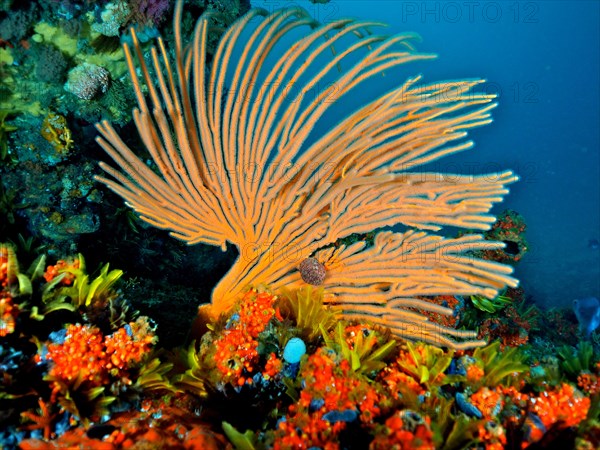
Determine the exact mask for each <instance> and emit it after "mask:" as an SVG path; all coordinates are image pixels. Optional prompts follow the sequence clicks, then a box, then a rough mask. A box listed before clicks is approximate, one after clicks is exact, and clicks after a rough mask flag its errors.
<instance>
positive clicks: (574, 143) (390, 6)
mask: <svg viewBox="0 0 600 450" xmlns="http://www.w3.org/2000/svg"><path fill="white" fill-rule="evenodd" d="M252 5H253V6H260V7H264V8H266V9H267V10H269V11H272V10H274V9H276V8H279V7H283V6H290V5H298V6H302V7H304V8H306V9H307V10H309V11H310V12H311V14H312V15H313V16H314V17H315V18H316V19H318V20H319V21H321V22H329V21H332V20H338V19H340V18H343V17H349V16H350V17H358V18H361V19H371V20H377V21H383V22H386V23H388V24H389V25H390V26H389V28H388V30H389V32H390V33H400V32H405V31H415V32H417V33H419V34H420V35H421V37H422V42H421V43H420V44H419V45H418V50H420V51H424V52H432V53H436V54H438V55H439V57H438V59H436V60H433V61H426V62H419V63H411V64H410V65H407V66H406V69H405V73H404V74H403V75H400V76H396V75H395V74H394V76H389V77H387V79H378V80H377V82H376V83H375V84H376V85H377V86H376V88H379V89H380V88H381V85H385V84H389V87H390V88H391V87H392V86H394V85H395V84H396V85H397V84H400V83H402V82H403V81H404V80H405V79H406V78H407V77H409V76H411V75H415V74H418V73H421V74H423V76H424V81H425V82H434V81H436V80H445V79H459V78H485V79H487V80H488V83H487V84H486V85H485V89H486V91H487V92H495V93H497V94H498V95H499V99H498V100H499V107H498V108H496V109H495V110H494V114H493V116H494V123H493V124H491V125H488V126H486V127H483V128H480V129H477V130H474V131H473V132H472V133H471V138H473V139H474V140H475V142H476V146H475V148H474V149H471V150H469V151H467V152H464V153H461V154H459V155H454V156H452V157H450V158H444V159H443V160H439V161H437V162H436V163H435V164H433V165H432V167H433V168H434V169H435V170H439V171H440V172H450V173H486V172H494V171H499V170H504V169H506V168H510V169H512V170H514V171H515V172H516V173H518V174H519V175H520V177H521V181H520V182H519V183H518V184H514V185H512V187H511V193H510V195H509V196H508V197H507V199H506V201H505V202H504V203H502V204H500V205H497V206H496V207H495V209H494V212H495V213H499V212H501V211H502V210H503V209H505V208H511V209H514V210H516V211H518V212H520V213H521V214H522V215H523V216H524V217H525V219H526V222H527V225H528V229H527V238H528V240H529V243H530V251H529V253H528V255H527V256H526V257H525V259H524V260H523V261H522V262H521V263H520V264H519V265H518V266H517V269H516V275H517V276H518V277H519V278H520V279H521V280H522V286H523V287H524V288H525V289H526V292H527V293H528V294H531V295H532V296H533V299H534V300H535V302H536V303H538V304H539V305H541V306H544V307H551V306H569V305H570V304H571V301H572V300H573V299H574V298H578V297H586V296H596V297H599V298H600V281H599V280H600V250H598V249H595V250H594V249H591V248H589V247H588V241H589V240H590V239H598V240H600V182H599V180H600V159H599V154H600V151H599V148H600V142H599V141H600V139H599V123H600V117H599V104H600V94H599V86H600V75H599V61H600V55H599V49H600V35H599V23H600V17H599V16H600V13H599V8H600V7H599V5H600V2H596V1H579V2H578V1H571V2H567V1H536V2H529V1H526V2H512V1H507V2H504V1H502V2H495V1H494V2H485V1H483V2H475V1H474V2H469V1H465V2H462V1H459V2H422V1H418V2H412V1H366V0H362V1H332V2H330V3H329V4H324V5H323V4H317V5H313V4H312V3H310V2H308V1H296V2H288V1H274V0H265V1H254V2H252ZM372 94H373V92H371V91H370V90H369V89H368V88H366V89H361V90H360V91H359V92H357V93H355V94H353V98H352V100H351V103H354V102H355V103H356V104H360V103H361V100H362V98H361V97H364V101H368V100H369V99H372V97H371V95H372ZM340 111H347V108H346V109H344V110H340ZM327 120H328V121H329V122H330V123H320V124H318V126H319V127H320V128H323V129H326V128H327V127H329V126H332V125H334V124H335V118H332V117H329V118H328V119H327Z"/></svg>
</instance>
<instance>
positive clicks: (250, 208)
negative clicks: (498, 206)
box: [96, 1, 518, 348]
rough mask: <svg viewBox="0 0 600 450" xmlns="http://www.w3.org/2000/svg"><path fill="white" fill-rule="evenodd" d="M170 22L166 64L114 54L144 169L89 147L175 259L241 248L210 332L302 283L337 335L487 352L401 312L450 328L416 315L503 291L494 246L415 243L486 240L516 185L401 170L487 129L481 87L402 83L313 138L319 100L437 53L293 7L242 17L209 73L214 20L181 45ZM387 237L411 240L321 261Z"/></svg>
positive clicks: (217, 296) (503, 179) (119, 143)
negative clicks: (366, 323) (257, 300)
mask: <svg viewBox="0 0 600 450" xmlns="http://www.w3.org/2000/svg"><path fill="white" fill-rule="evenodd" d="M175 11H176V12H175V15H174V20H175V23H176V24H177V25H176V26H175V27H174V29H175V35H176V38H175V45H176V49H175V52H174V53H175V55H176V56H175V57H176V61H174V62H171V61H169V59H170V56H169V55H170V52H168V51H167V49H166V47H165V45H164V43H162V42H161V43H160V46H159V49H158V51H155V52H154V53H152V55H153V56H152V57H151V58H148V60H145V59H144V58H143V56H142V55H144V54H146V53H148V52H147V50H145V49H142V48H140V46H139V42H138V41H137V40H135V39H134V41H133V42H134V44H133V45H134V47H135V52H132V51H129V49H128V51H127V52H126V58H127V60H128V61H127V62H128V67H129V70H130V75H131V79H132V83H133V86H134V91H135V94H136V98H137V100H138V106H139V108H138V109H136V112H135V116H136V121H135V122H136V126H137V129H138V132H139V135H140V137H141V139H142V140H143V143H144V145H145V147H146V149H147V151H148V153H149V154H150V155H151V157H152V160H153V161H154V164H155V166H153V167H151V166H149V165H148V164H147V163H146V162H145V161H144V160H142V159H141V158H140V157H138V156H137V155H136V154H135V153H134V152H133V151H132V150H131V148H129V147H128V145H127V143H126V141H128V139H127V140H124V139H122V138H121V137H119V135H118V134H117V131H116V130H115V129H114V128H113V127H112V126H111V125H110V124H109V123H108V122H106V121H103V122H101V123H99V124H98V125H97V129H98V131H99V132H100V136H99V137H98V138H97V141H98V143H99V145H100V146H101V147H102V148H103V149H104V150H105V151H106V152H107V153H108V155H109V156H110V157H111V158H112V159H113V160H114V161H115V163H116V164H117V165H118V166H119V169H115V168H113V167H110V166H109V165H107V164H105V163H101V168H102V169H104V170H105V171H106V173H107V176H99V177H96V179H97V180H99V181H101V182H103V183H104V184H106V186H107V187H108V188H110V189H112V190H113V191H114V192H115V193H117V194H118V195H120V196H121V197H123V198H124V199H125V201H126V202H127V204H128V205H129V206H131V207H132V208H133V209H134V210H135V211H136V212H137V213H138V214H139V215H140V217H141V218H142V219H143V220H145V221H147V222H148V223H150V224H151V225H153V226H156V227H158V228H161V229H168V230H170V231H171V234H172V235H173V236H174V237H176V238H178V239H181V240H183V241H185V242H187V243H188V244H197V243H200V242H202V243H205V244H209V245H217V246H219V247H221V248H222V249H223V250H225V249H226V248H227V246H228V245H232V246H235V247H237V249H238V250H239V254H240V256H239V257H238V259H237V261H236V262H235V263H234V265H233V266H232V268H231V270H230V271H229V272H228V273H227V275H226V276H225V277H224V278H223V279H222V280H221V282H219V284H218V285H217V286H216V287H215V289H214V290H213V293H212V304H213V307H212V308H211V311H212V313H213V314H212V315H213V317H215V316H217V315H219V314H221V313H224V312H228V311H229V310H230V309H231V308H232V307H233V305H234V304H235V302H236V300H237V299H238V298H239V297H240V295H241V294H243V292H244V291H245V289H246V287H247V286H249V285H253V284H255V283H265V284H267V285H269V286H271V287H272V288H273V289H279V288H282V287H286V288H298V287H300V286H302V285H303V284H306V283H308V284H312V285H322V286H323V287H324V288H325V290H326V291H327V292H328V294H329V296H330V298H329V300H331V302H332V304H335V305H336V308H337V310H338V312H339V313H340V314H341V315H342V316H345V318H346V319H348V320H352V319H361V318H365V317H368V318H370V320H372V321H374V322H376V323H378V324H379V325H382V326H388V327H389V328H390V329H391V330H392V332H393V333H394V334H395V335H396V336H398V337H403V338H411V339H414V340H425V341H427V342H428V343H431V344H434V345H437V346H440V347H441V346H450V347H456V348H465V347H479V346H481V345H483V341H481V340H477V339H476V334H475V333H473V332H468V331H460V332H458V331H457V330H452V329H447V328H440V327H438V326H436V325H435V324H433V325H432V324H431V323H429V322H428V321H427V320H426V319H425V317H424V316H422V315H416V314H415V313H414V312H412V310H411V308H415V307H417V308H419V309H423V310H426V311H432V312H437V313H438V314H450V311H449V309H448V308H443V307H437V305H431V306H430V307H427V306H428V305H427V302H426V301H422V303H420V302H419V300H417V299H418V297H420V296H432V295H455V294H459V295H481V296H483V297H486V298H494V297H495V296H496V295H497V293H498V290H500V289H502V288H503V287H504V286H506V285H508V286H513V287H514V286H516V285H517V280H516V279H514V278H513V277H512V276H511V273H512V268H510V267H509V266H504V265H501V264H496V263H493V264H490V263H489V262H486V261H483V260H480V259H477V258H474V257H473V256H472V255H473V252H482V251H486V250H489V251H491V250H494V249H501V248H504V244H503V243H500V242H493V241H489V240H486V239H484V238H483V237H482V236H481V235H475V234H469V235H465V236H462V237H460V238H456V239H444V238H441V237H440V236H436V235H433V234H429V231H438V230H440V229H441V228H442V227H446V226H455V227H461V228H464V229H470V230H473V229H476V230H487V229H489V228H490V226H491V225H492V223H493V222H494V217H493V216H492V215H491V214H490V210H491V208H492V206H493V205H494V203H497V202H499V201H501V200H502V198H503V196H504V195H506V194H507V193H508V188H507V186H508V185H510V184H512V183H514V182H515V181H517V179H518V177H517V176H516V175H515V174H513V173H512V172H511V171H508V170H507V171H503V172H500V173H493V174H486V175H476V176H474V175H472V174H465V175H452V176H445V175H444V174H438V173H427V172H423V173H418V172H416V171H415V169H418V168H419V166H425V165H427V164H429V163H431V162H433V161H436V160H437V159H439V158H442V157H444V156H447V155H450V154H453V153H456V152H460V151H463V150H466V149H468V148H470V147H471V146H472V142H470V141H468V140H466V139H465V138H466V136H467V133H468V132H469V130H470V129H472V128H475V127H479V126H483V125H486V124H489V123H490V122H491V120H492V119H491V110H492V109H493V108H494V107H495V104H494V103H493V100H494V97H495V96H494V95H490V94H486V93H485V92H477V90H478V86H479V85H481V83H483V80H470V79H466V80H452V81H442V82H436V83H431V84H425V83H423V82H421V81H420V77H418V76H417V77H413V78H410V79H408V80H407V81H406V82H405V83H404V84H399V85H396V86H392V87H391V89H390V90H389V91H388V92H381V95H380V96H379V97H378V98H372V99H366V100H365V102H364V104H362V105H360V106H358V107H356V108H353V109H352V108H350V109H349V110H348V114H347V115H346V117H341V118H340V120H339V121H338V123H337V124H336V125H335V126H334V127H332V128H331V129H329V130H327V131H326V132H323V133H321V134H319V131H318V130H317V128H315V125H316V124H317V123H321V118H322V117H324V116H327V115H328V114H332V112H331V110H330V108H331V107H332V105H333V104H334V103H336V104H337V103H338V102H337V101H336V102H331V101H329V99H330V98H331V96H332V95H335V97H336V99H339V100H340V101H342V102H343V101H344V100H346V99H348V98H350V97H351V96H353V95H354V94H356V93H357V92H359V91H360V90H361V89H362V88H363V87H364V86H365V85H367V84H368V83H369V82H371V83H373V84H375V83H378V82H379V81H380V77H382V76H383V75H384V74H386V73H390V72H393V71H394V70H395V69H396V68H399V67H400V66H403V65H404V64H407V63H409V62H412V61H422V60H426V59H431V58H433V55H430V54H425V53H420V52H419V51H417V50H416V49H415V47H414V46H413V41H414V40H415V39H416V36H415V35H414V34H412V33H406V34H401V35H394V36H387V35H384V34H382V33H379V32H375V31H372V30H373V29H374V28H376V27H378V26H379V25H381V24H376V23H373V22H370V21H361V20H347V19H340V20H337V21H333V22H330V23H327V24H323V25H319V24H317V23H316V22H315V21H314V19H312V18H311V17H310V15H309V14H308V13H307V12H306V11H304V10H303V9H301V8H295V7H292V8H285V9H280V10H276V11H273V12H272V13H271V14H267V13H266V12H265V11H264V10H260V9H254V10H251V11H250V12H248V14H247V15H245V16H243V17H241V18H240V19H239V20H238V21H236V22H235V23H234V24H233V25H232V27H231V28H230V29H229V30H228V32H226V33H225V34H224V36H223V38H222V40H221V41H220V43H219V46H218V49H217V51H216V52H215V56H214V58H213V59H211V60H210V61H208V60H207V52H206V48H205V46H206V42H207V40H206V35H207V33H208V30H209V29H210V28H211V27H212V23H211V17H210V15H204V16H202V17H201V18H200V19H199V20H198V23H197V26H196V28H195V31H194V35H193V36H191V39H190V42H185V39H184V37H183V36H182V35H181V32H180V30H181V27H180V26H179V25H178V24H179V22H180V21H181V20H182V11H183V5H182V3H181V1H179V2H178V3H177V7H176V9H175ZM188 44H190V45H189V46H188ZM190 48H191V49H193V51H188V49H190ZM333 48H335V49H336V51H335V52H332V53H330V52H329V51H328V50H329V49H333ZM134 54H136V55H138V56H139V57H140V60H139V62H138V63H137V64H136V61H134V56H133V55H134ZM232 55H235V61H233V60H232V59H231V58H232ZM161 74H162V75H161ZM225 80H227V83H226V84H227V90H228V94H227V95H223V91H222V89H223V82H224V81H225ZM322 80H329V81H331V83H330V85H328V87H327V89H326V90H325V91H323V92H321V93H320V94H319V95H316V96H311V97H310V98H307V96H306V95H305V93H306V92H313V91H314V88H315V86H317V85H319V83H320V82H321V81H322ZM265 81H266V84H265ZM266 85H268V86H269V88H268V89H264V87H265V86H266ZM292 86H293V87H294V89H289V88H290V87H292ZM146 89H147V90H146ZM144 92H148V94H149V95H147V96H146V95H145V94H144ZM239 95H243V96H244V97H245V98H251V99H252V101H251V102H248V101H242V100H243V98H241V97H240V98H236V97H237V96H239ZM246 96H247V97H246ZM309 136H310V139H308V138H309ZM154 167H155V168H156V170H155V169H154ZM394 225H403V226H405V227H407V228H408V231H407V232H404V233H393V232H391V231H384V232H379V233H377V234H376V236H375V239H374V245H372V246H368V245H365V243H364V242H362V243H361V242H355V243H352V244H350V245H348V246H346V245H344V246H342V247H339V248H335V247H332V244H335V243H336V242H338V240H340V239H344V238H347V237H349V236H351V235H353V234H364V233H369V232H372V231H373V230H378V229H382V228H386V227H391V226H394ZM440 256H442V257H440ZM301 261H305V262H304V263H300V262H301ZM299 264H300V267H298V265H299ZM325 268H326V269H327V270H325ZM440 274H443V276H440ZM205 312H207V311H206V309H204V308H203V310H202V314H203V315H204V313H205Z"/></svg>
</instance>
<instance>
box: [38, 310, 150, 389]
mask: <svg viewBox="0 0 600 450" xmlns="http://www.w3.org/2000/svg"><path fill="white" fill-rule="evenodd" d="M155 339H156V338H155V336H154V334H153V333H152V331H151V330H150V328H149V327H148V325H147V322H146V320H145V319H144V318H140V319H138V320H137V321H136V322H131V323H130V324H129V325H126V327H123V328H120V329H118V330H117V331H115V332H114V333H113V334H111V335H108V336H104V335H103V334H102V332H101V331H100V330H99V329H98V328H96V327H92V326H89V325H80V324H75V325H69V326H68V327H67V334H66V338H65V340H64V342H62V343H56V344H48V354H47V356H46V359H48V360H50V361H52V362H51V368H50V371H49V376H50V377H51V378H52V379H54V380H57V381H58V380H61V381H63V382H66V383H67V384H70V383H72V382H74V381H75V380H81V381H85V382H87V383H89V385H90V386H93V387H96V386H103V385H105V384H107V383H108V381H109V378H110V377H111V376H113V377H117V378H123V377H125V378H126V376H127V372H126V371H127V369H128V368H129V367H130V366H131V365H132V364H134V363H137V362H140V361H141V359H142V358H143V356H144V355H145V354H146V353H148V352H149V351H150V349H151V347H152V344H153V343H154V342H155ZM55 384H56V383H55Z"/></svg>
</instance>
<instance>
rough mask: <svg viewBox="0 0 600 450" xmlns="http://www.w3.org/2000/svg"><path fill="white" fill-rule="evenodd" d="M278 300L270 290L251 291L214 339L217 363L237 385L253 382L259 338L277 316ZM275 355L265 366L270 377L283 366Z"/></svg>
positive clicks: (226, 377) (227, 377)
mask: <svg viewBox="0 0 600 450" xmlns="http://www.w3.org/2000/svg"><path fill="white" fill-rule="evenodd" d="M276 300H277V297H276V296H275V295H272V294H270V293H267V292H258V291H257V290H255V289H252V290H250V291H248V292H247V293H246V294H245V295H244V297H243V298H242V300H241V301H240V303H239V305H240V306H239V311H238V312H237V316H238V318H237V320H235V321H232V322H231V325H230V326H228V327H226V329H225V330H223V332H222V333H221V335H220V336H219V338H218V339H216V340H215V341H214V346H215V363H216V366H217V369H218V370H219V371H220V372H221V374H222V375H223V376H224V377H225V378H224V381H226V382H231V383H233V384H236V385H238V386H242V385H244V384H246V383H247V384H252V374H253V372H254V371H255V369H256V366H257V364H258V360H259V354H258V351H257V348H258V340H257V338H258V335H259V334H260V333H262V332H263V331H264V330H265V329H266V327H267V325H268V324H269V322H270V321H271V319H273V318H274V317H275V316H276V310H275V307H274V304H275V301H276ZM230 320H231V319H230ZM275 359H277V358H274V359H273V356H271V357H270V361H271V362H270V363H269V367H268V368H266V373H267V375H269V376H270V377H272V376H274V375H275V372H274V368H275V367H279V366H280V363H278V362H277V361H275Z"/></svg>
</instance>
